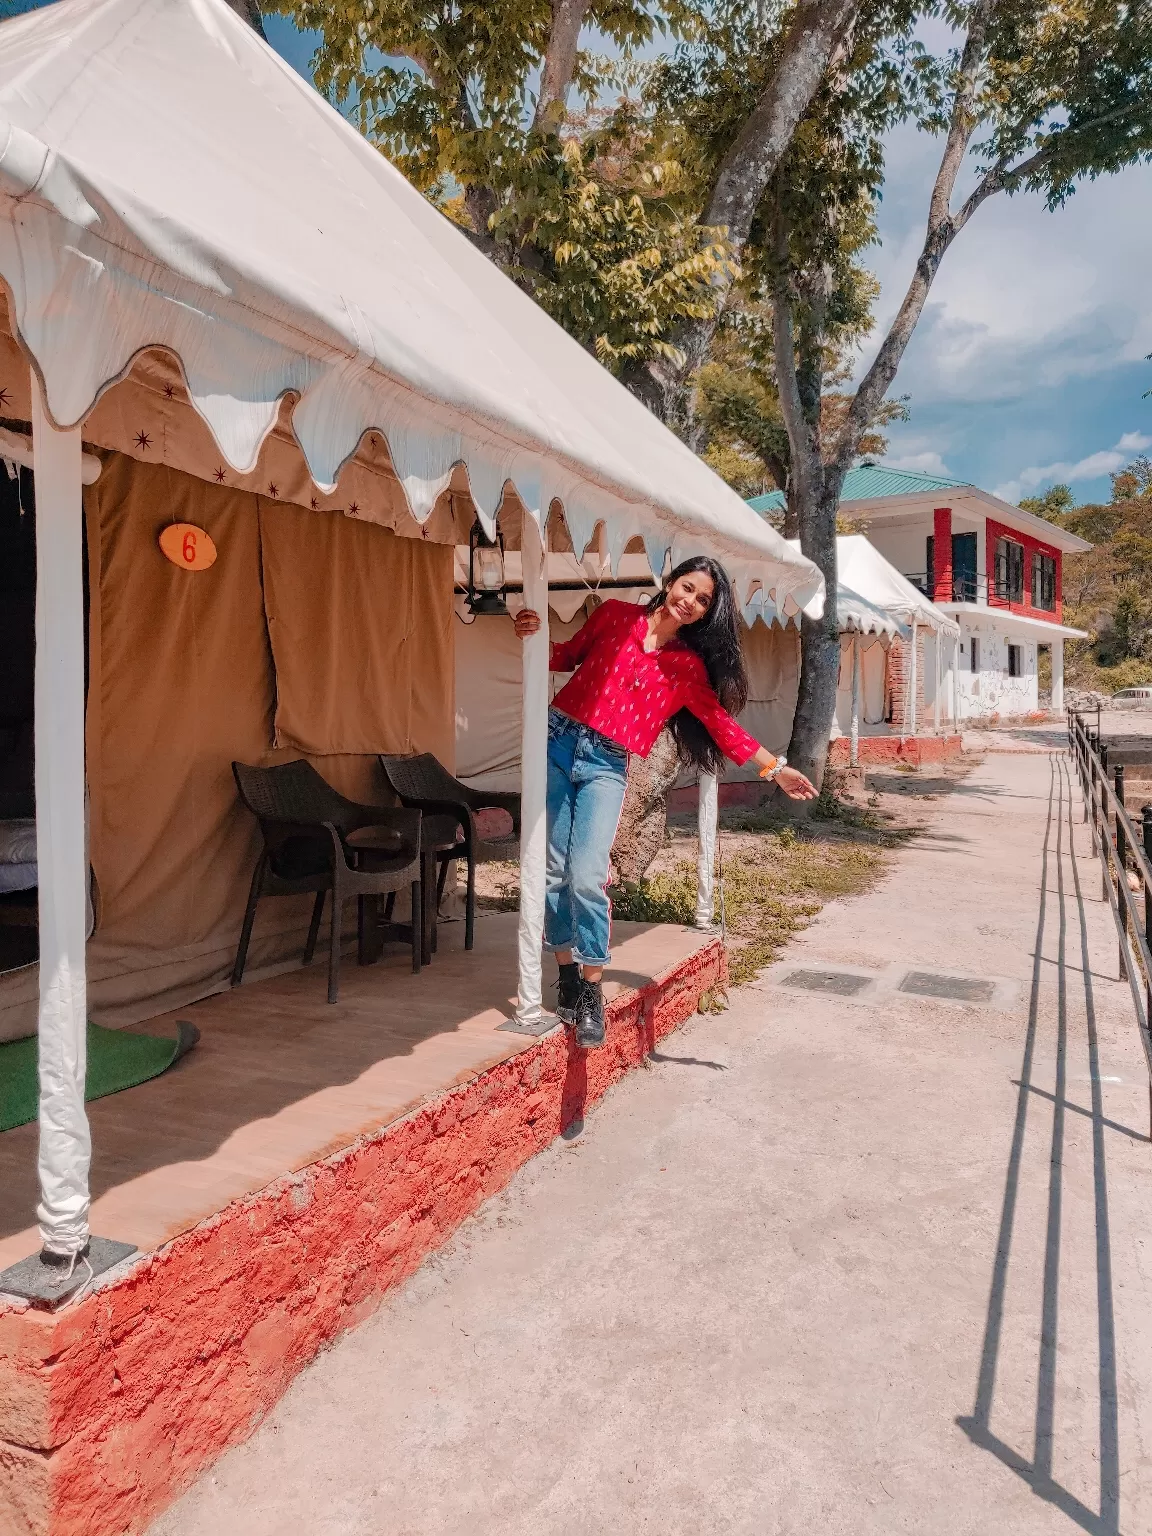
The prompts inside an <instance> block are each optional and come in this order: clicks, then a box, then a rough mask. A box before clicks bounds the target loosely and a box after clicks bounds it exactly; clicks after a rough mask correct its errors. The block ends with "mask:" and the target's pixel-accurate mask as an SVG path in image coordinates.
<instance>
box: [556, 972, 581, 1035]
mask: <svg viewBox="0 0 1152 1536" xmlns="http://www.w3.org/2000/svg"><path fill="white" fill-rule="evenodd" d="M579 996H580V967H579V966H578V965H577V964H576V962H575V961H573V962H572V964H571V965H562V966H561V967H560V982H559V985H558V986H557V988H556V1017H557V1018H558V1019H559V1020H560V1021H561V1023H563V1024H571V1022H572V1020H573V1019H574V1018H575V1017H576V1002H577V1000H578V998H579Z"/></svg>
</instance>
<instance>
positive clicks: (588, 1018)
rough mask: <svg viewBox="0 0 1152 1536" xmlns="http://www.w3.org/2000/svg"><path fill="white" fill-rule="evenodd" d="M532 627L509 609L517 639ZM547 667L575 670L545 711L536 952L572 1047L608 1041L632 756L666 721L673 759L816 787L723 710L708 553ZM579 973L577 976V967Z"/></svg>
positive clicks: (732, 707) (720, 604) (530, 619)
mask: <svg viewBox="0 0 1152 1536" xmlns="http://www.w3.org/2000/svg"><path fill="white" fill-rule="evenodd" d="M539 628H540V617H539V615H538V614H536V613H534V612H533V611H532V610H531V609H530V608H524V609H522V610H521V611H520V612H519V613H518V614H517V615H516V633H517V635H519V637H520V639H521V640H525V639H527V637H528V636H529V635H534V634H535V633H536V631H537V630H538V629H539ZM550 665H551V669H552V671H553V672H572V671H575V676H574V677H572V678H570V679H569V681H568V682H567V683H565V685H564V687H563V688H562V689H561V690H560V692H559V693H558V694H557V695H556V698H555V701H554V702H553V705H552V708H551V709H550V710H549V712H548V867H547V886H546V894H545V905H544V948H545V949H548V950H552V951H553V953H554V954H555V955H556V959H557V960H558V962H559V964H560V989H559V999H558V1002H557V1007H556V1012H557V1014H558V1015H559V1016H560V1018H561V1019H563V1020H564V1022H565V1023H567V1024H571V1023H573V1022H575V1025H576V1043H577V1044H578V1045H582V1046H586V1047H592V1046H597V1045H603V1043H604V995H603V991H602V988H601V976H602V975H603V971H604V967H605V966H606V965H607V964H608V961H609V959H610V955H609V950H608V944H609V935H610V926H611V904H610V902H609V900H608V893H607V890H606V886H607V881H608V857H609V854H610V853H611V851H612V842H613V839H614V838H615V836H616V827H617V824H618V822H619V820H620V808H621V806H622V805H623V803H624V790H625V786H626V784H627V778H628V754H629V752H636V753H639V755H640V756H641V757H647V756H648V753H649V752H651V750H652V748H653V746H654V745H655V743H656V738H657V736H659V734H660V732H661V731H662V730H663V728H664V727H665V725H667V726H668V727H669V729H670V730H671V732H672V735H673V737H674V738H675V741H676V746H677V748H678V750H679V753H680V759H681V761H682V762H683V763H684V765H685V766H686V767H688V766H691V767H695V768H699V769H703V770H705V771H707V772H709V773H714V772H716V770H717V769H718V768H719V766H720V761H721V758H722V757H724V756H727V757H730V758H731V759H732V760H733V762H735V763H740V764H743V763H747V762H751V761H754V762H756V763H758V764H759V765H760V777H761V778H762V779H775V780H776V782H777V783H778V784H779V785H780V788H781V789H782V790H783V791H784V793H785V794H786V795H790V796H791V797H792V799H794V800H812V799H814V798H815V796H816V791H815V789H814V788H813V787H812V785H811V784H810V783H809V781H808V780H807V779H806V778H805V777H804V775H803V774H802V773H798V772H797V771H796V769H795V768H789V767H788V766H787V764H786V762H785V759H784V758H782V757H773V756H772V754H771V752H769V751H768V750H767V749H766V748H765V747H762V746H761V745H760V743H759V742H758V741H756V740H755V738H754V737H752V736H749V734H748V732H747V731H745V730H743V729H742V728H741V727H740V726H739V725H737V724H736V721H735V720H734V719H733V718H732V716H733V715H738V714H739V713H740V711H741V710H742V709H743V708H744V705H745V704H746V703H747V701H748V677H747V674H746V673H745V670H744V656H743V653H742V651H741V649H740V637H739V634H738V632H737V629H736V603H735V599H734V597H733V595H732V585H731V583H730V582H729V580H728V577H727V575H726V573H725V571H724V569H723V567H722V566H720V565H718V564H717V562H716V561H715V560H711V559H709V558H708V557H707V556H704V555H699V556H697V557H696V558H695V559H692V560H685V561H684V562H683V563H682V564H681V565H678V566H677V567H676V569H675V570H674V571H673V572H672V574H671V575H670V576H669V577H668V580H667V582H666V583H665V585H664V587H663V588H662V590H661V591H659V592H658V593H657V594H656V596H655V597H653V598H652V599H651V600H650V601H649V602H648V603H646V604H644V605H641V606H637V605H636V604H633V603H622V602H617V601H615V600H611V601H608V602H606V603H604V604H603V605H602V606H601V607H600V608H597V609H596V611H595V613H593V614H592V616H591V618H590V619H589V620H588V622H587V623H586V624H585V625H584V627H583V629H581V630H580V632H579V633H578V634H577V635H574V636H573V638H572V639H571V640H567V641H564V642H562V643H556V644H553V646H552V655H551V662H550ZM581 972H583V974H581Z"/></svg>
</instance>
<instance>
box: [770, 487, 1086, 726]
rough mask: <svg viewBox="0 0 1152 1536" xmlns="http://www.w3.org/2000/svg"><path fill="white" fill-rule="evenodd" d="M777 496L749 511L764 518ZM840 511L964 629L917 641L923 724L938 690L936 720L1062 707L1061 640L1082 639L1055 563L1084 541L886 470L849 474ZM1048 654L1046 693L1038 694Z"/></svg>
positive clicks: (966, 492)
mask: <svg viewBox="0 0 1152 1536" xmlns="http://www.w3.org/2000/svg"><path fill="white" fill-rule="evenodd" d="M782 500H783V498H782V497H780V496H779V494H778V493H777V494H776V495H773V496H762V497H757V498H756V499H755V500H754V501H753V502H752V506H753V507H755V508H756V509H757V510H758V511H764V512H767V511H772V510H775V509H776V508H777V507H778V506H780V505H782ZM840 515H841V517H842V518H843V519H844V520H845V521H846V522H849V523H852V524H854V525H855V527H856V529H857V531H858V532H860V533H863V534H865V535H866V536H867V538H868V539H869V540H870V541H871V543H872V544H874V545H875V546H876V548H877V549H878V550H879V551H880V553H881V554H882V555H883V556H884V558H885V559H886V560H888V561H889V562H890V563H891V564H892V565H894V566H895V567H896V569H897V570H898V571H900V572H902V573H903V574H904V575H905V576H906V577H907V578H908V579H909V580H910V581H911V582H912V583H913V584H914V585H915V586H917V587H919V589H920V590H921V591H922V592H923V593H924V594H925V596H927V597H929V598H931V599H932V602H933V603H934V604H935V606H936V607H937V608H939V609H941V610H942V611H943V612H944V613H946V614H947V615H948V616H949V617H950V618H953V619H955V620H956V622H957V624H958V625H959V626H960V633H959V636H958V637H956V638H952V637H943V638H942V639H941V640H940V641H939V642H937V639H936V637H935V636H934V635H933V634H932V633H931V632H925V633H924V635H923V646H924V654H923V655H922V656H920V657H918V661H919V665H918V666H917V668H916V673H917V679H918V687H917V693H918V695H919V698H918V700H917V703H918V706H919V709H918V714H919V718H921V719H925V720H926V719H928V718H929V717H930V716H932V715H934V714H935V713H936V709H935V704H936V692H937V690H939V691H940V693H941V695H942V697H941V699H940V706H941V707H940V711H939V713H940V714H941V715H942V717H943V718H944V719H945V720H947V721H955V722H957V723H962V722H963V721H965V720H979V719H989V718H991V717H993V716H996V717H999V718H1005V717H1013V716H1021V715H1029V714H1033V713H1036V712H1037V711H1039V710H1041V709H1050V710H1055V711H1058V710H1061V709H1063V707H1064V642H1065V640H1069V639H1079V638H1081V637H1082V636H1083V634H1084V631H1083V630H1079V629H1072V628H1070V627H1069V626H1068V625H1066V624H1065V623H1064V622H1063V559H1064V556H1065V555H1068V554H1080V553H1083V552H1084V551H1086V550H1088V549H1090V548H1091V547H1092V546H1091V545H1090V544H1088V543H1086V542H1085V541H1084V540H1083V539H1080V538H1077V537H1076V535H1075V534H1072V533H1068V532H1066V531H1065V530H1064V529H1062V528H1059V527H1057V526H1056V525H1055V524H1054V523H1049V522H1047V521H1046V520H1045V519H1044V518H1042V517H1037V516H1035V515H1034V514H1033V513H1031V512H1025V511H1024V510H1023V509H1022V508H1020V507H1013V506H1010V505H1009V504H1008V503H1007V502H1004V501H1001V500H1000V499H999V498H998V497H996V496H993V495H992V494H991V493H990V492H989V491H983V490H981V489H980V488H979V487H978V486H975V485H969V484H965V483H964V482H963V481H960V480H951V479H946V478H944V477H943V476H939V475H923V474H915V473H911V472H909V471H907V470H898V469H888V468H886V467H885V466H884V465H882V464H870V463H865V464H862V465H860V466H859V468H857V469H854V470H852V471H850V472H849V474H848V476H847V478H846V480H845V482H844V494H843V498H842V500H841V503H840ZM937 643H939V644H940V646H941V654H940V655H939V656H937V654H936V647H937ZM1045 650H1046V651H1047V652H1048V655H1049V657H1050V677H1051V686H1050V689H1049V690H1048V695H1047V697H1045V698H1041V696H1040V691H1039V686H1038V678H1039V663H1040V659H1041V656H1042V654H1043V653H1044V651H1045ZM894 659H895V658H894ZM921 690H922V691H921Z"/></svg>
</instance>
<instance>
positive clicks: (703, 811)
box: [696, 772, 720, 928]
mask: <svg viewBox="0 0 1152 1536" xmlns="http://www.w3.org/2000/svg"><path fill="white" fill-rule="evenodd" d="M719 806H720V785H719V781H718V779H717V778H716V775H715V774H714V773H704V772H701V774H700V779H699V792H698V804H697V808H696V830H697V835H698V837H699V839H700V851H699V853H698V854H697V856H696V926H697V928H711V926H712V919H713V917H714V916H715V915H716V890H715V884H716V827H717V822H718V819H719Z"/></svg>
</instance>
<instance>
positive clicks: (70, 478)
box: [32, 373, 92, 1255]
mask: <svg viewBox="0 0 1152 1536" xmlns="http://www.w3.org/2000/svg"><path fill="white" fill-rule="evenodd" d="M32 453H33V466H34V471H35V475H36V693H35V712H36V715H35V746H36V862H37V868H38V871H39V887H40V1019H39V1034H40V1037H39V1063H40V1161H39V1170H40V1205H39V1207H38V1209H37V1212H36V1215H37V1218H38V1220H39V1222H40V1236H41V1239H42V1240H43V1243H44V1246H45V1248H47V1249H49V1250H50V1251H51V1252H53V1253H56V1254H65V1255H71V1254H78V1253H80V1252H82V1250H83V1249H84V1247H85V1245H86V1244H87V1242H88V1207H89V1203H90V1201H89V1194H88V1170H89V1165H90V1164H91V1161H92V1139H91V1135H90V1134H89V1130H88V1116H87V1113H86V1112H85V1109H84V1081H85V1075H86V1071H87V1013H88V1009H87V987H86V981H85V972H84V937H85V926H86V923H85V913H86V907H87V891H88V858H87V853H86V850H85V838H84V587H83V576H82V565H83V506H82V500H81V478H80V429H79V427H74V428H72V429H71V430H70V431H67V432H59V431H57V430H56V428H55V427H54V426H53V425H52V424H51V422H50V421H49V420H48V418H47V415H46V414H45V410H44V405H43V401H42V399H41V396H40V385H39V381H38V379H37V378H36V375H35V374H34V373H33V376H32Z"/></svg>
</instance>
